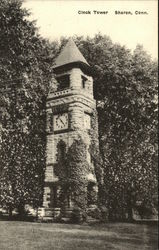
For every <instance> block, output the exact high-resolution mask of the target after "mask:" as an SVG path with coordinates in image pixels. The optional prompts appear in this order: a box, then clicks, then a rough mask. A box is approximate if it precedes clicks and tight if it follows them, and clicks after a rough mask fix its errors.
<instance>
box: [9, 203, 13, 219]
mask: <svg viewBox="0 0 159 250" xmlns="http://www.w3.org/2000/svg"><path fill="white" fill-rule="evenodd" d="M12 211H13V209H12V205H9V218H11V217H12Z"/></svg>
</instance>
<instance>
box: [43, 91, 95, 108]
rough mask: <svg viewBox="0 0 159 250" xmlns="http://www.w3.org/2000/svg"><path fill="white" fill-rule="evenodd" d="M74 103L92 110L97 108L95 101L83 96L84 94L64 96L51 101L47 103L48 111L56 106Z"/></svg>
mask: <svg viewBox="0 0 159 250" xmlns="http://www.w3.org/2000/svg"><path fill="white" fill-rule="evenodd" d="M72 103H82V104H84V105H86V106H88V107H92V108H95V105H96V101H95V100H93V99H89V98H87V97H86V96H83V95H82V94H80V93H77V94H75V95H69V96H63V97H60V98H58V99H54V100H53V99H50V101H47V104H46V107H47V109H48V108H51V107H54V106H58V105H65V104H72Z"/></svg>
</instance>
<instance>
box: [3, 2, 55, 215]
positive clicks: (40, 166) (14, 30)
mask: <svg viewBox="0 0 159 250" xmlns="http://www.w3.org/2000/svg"><path fill="white" fill-rule="evenodd" d="M0 12H1V15H0V24H1V25H0V39H1V45H0V58H1V59H0V73H1V78H0V91H1V98H0V100H1V105H0V106H1V109H0V115H1V147H0V149H1V167H0V171H1V181H0V201H1V205H2V206H6V207H8V206H9V207H10V208H11V207H12V208H18V209H19V212H20V213H22V212H23V210H24V206H25V204H30V205H32V206H33V207H37V206H39V205H41V203H42V196H43V185H44V171H45V143H46V142H45V140H46V136H45V99H46V96H47V93H48V90H49V81H50V79H52V78H53V74H52V68H51V67H50V65H52V64H53V58H54V52H55V51H56V43H54V44H52V45H50V44H49V43H48V42H47V41H45V40H44V39H42V38H41V37H40V36H39V35H38V31H37V28H36V27H35V22H31V21H29V20H28V17H29V15H30V13H29V12H28V11H27V10H26V9H23V8H22V1H20V0H13V1H12V0H7V1H4V0H2V1H1V3H0ZM51 49H53V52H52V51H51ZM4 183H5V184H4Z"/></svg>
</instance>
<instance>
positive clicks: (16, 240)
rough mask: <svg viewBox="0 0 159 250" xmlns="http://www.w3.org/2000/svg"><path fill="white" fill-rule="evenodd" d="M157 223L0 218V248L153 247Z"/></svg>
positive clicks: (154, 249) (127, 249)
mask: <svg viewBox="0 0 159 250" xmlns="http://www.w3.org/2000/svg"><path fill="white" fill-rule="evenodd" d="M157 233H158V231H157V225H156V226H155V225H140V224H128V223H107V224H101V225H91V226H89V225H70V224H51V223H31V222H19V221H0V249H1V250H8V249H14V250H33V249H34V250H36V249H38V250H48V249H49V250H103V249H106V250H117V249H120V250H157V249H158V247H157V238H158V236H157Z"/></svg>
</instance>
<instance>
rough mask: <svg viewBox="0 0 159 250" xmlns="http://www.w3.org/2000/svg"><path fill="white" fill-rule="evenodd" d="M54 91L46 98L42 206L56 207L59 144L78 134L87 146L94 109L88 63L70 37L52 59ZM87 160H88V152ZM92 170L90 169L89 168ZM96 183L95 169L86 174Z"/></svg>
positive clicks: (68, 145)
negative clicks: (45, 155) (53, 61)
mask: <svg viewBox="0 0 159 250" xmlns="http://www.w3.org/2000/svg"><path fill="white" fill-rule="evenodd" d="M54 73H55V78H56V80H57V87H56V90H52V91H50V93H49V95H48V98H47V106H46V111H47V162H46V172H45V188H44V199H43V207H44V208H48V209H49V208H56V207H58V189H59V188H60V183H59V180H58V177H57V176H56V175H55V166H56V164H57V154H58V152H57V151H58V145H59V144H60V143H62V142H64V143H65V145H66V150H67V149H68V147H70V146H71V144H72V143H73V141H74V140H75V139H76V138H77V137H78V135H80V136H81V137H82V138H83V140H84V142H85V143H86V145H87V146H88V148H89V145H90V135H89V130H90V129H91V116H92V114H93V110H94V109H95V108H96V103H95V100H94V97H93V79H92V77H91V73H90V66H89V64H88V63H87V61H86V60H85V58H84V57H83V55H82V54H81V52H80V51H79V49H78V48H77V46H76V44H75V43H74V41H73V40H71V39H70V40H69V41H68V43H67V44H66V46H65V47H64V48H63V50H62V51H61V53H60V54H59V56H58V57H57V59H56V61H55V66H54ZM87 160H88V162H89V163H90V164H92V163H91V159H90V155H89V152H87ZM92 169H93V168H92ZM87 178H88V180H89V181H92V182H94V183H96V178H95V174H94V171H93V170H92V171H91V172H90V174H88V176H87Z"/></svg>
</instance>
